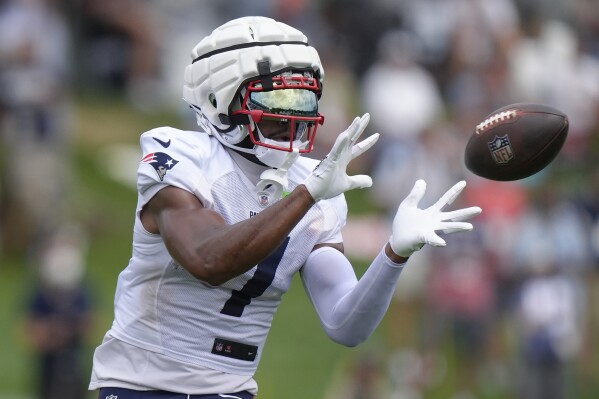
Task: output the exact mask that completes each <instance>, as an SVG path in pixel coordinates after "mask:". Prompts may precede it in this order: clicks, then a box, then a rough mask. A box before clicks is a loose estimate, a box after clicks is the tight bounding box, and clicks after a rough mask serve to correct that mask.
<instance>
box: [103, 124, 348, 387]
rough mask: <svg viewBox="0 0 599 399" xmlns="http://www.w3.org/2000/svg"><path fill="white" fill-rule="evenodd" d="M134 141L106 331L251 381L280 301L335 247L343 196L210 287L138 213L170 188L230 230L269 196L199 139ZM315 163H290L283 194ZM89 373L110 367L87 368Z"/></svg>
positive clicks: (170, 135) (174, 134)
mask: <svg viewBox="0 0 599 399" xmlns="http://www.w3.org/2000/svg"><path fill="white" fill-rule="evenodd" d="M140 141H141V148H142V152H143V159H142V161H141V163H140V165H139V169H138V192H139V196H138V203H137V210H136V216H135V224H134V229H133V253H132V258H131V260H130V262H129V265H128V266H127V267H126V268H125V269H124V270H123V271H122V272H121V274H120V275H119V279H118V284H117V290H116V295H115V319H114V322H113V325H112V328H111V329H110V331H109V332H108V334H109V335H110V336H112V337H114V338H116V339H118V340H120V341H123V342H125V343H127V344H129V345H132V346H135V347H137V348H141V349H143V350H146V351H150V352H153V353H157V354H160V355H161V356H166V357H168V358H170V359H173V360H174V361H177V362H181V363H185V364H192V365H197V366H199V367H204V368H209V369H213V370H217V371H221V372H224V373H230V374H236V375H246V376H251V375H253V374H254V372H255V370H256V367H257V365H258V362H259V360H260V356H261V354H262V350H263V347H264V342H265V340H266V337H267V334H268V331H269V329H270V326H271V321H272V319H273V316H274V313H275V311H276V309H277V307H278V305H279V303H280V300H281V296H282V295H283V294H284V293H285V292H286V291H287V290H288V288H289V286H290V284H291V281H292V278H293V276H294V275H295V273H296V272H298V271H299V270H300V268H301V267H302V265H303V264H304V263H305V261H306V259H307V258H308V255H309V254H310V252H311V251H312V249H313V248H314V246H315V245H316V244H319V243H338V242H341V241H342V238H341V228H342V227H343V226H344V225H345V221H346V216H347V205H346V202H345V199H344V196H343V195H340V196H338V197H335V198H333V199H330V200H323V201H319V202H318V203H317V204H316V205H314V206H313V207H312V208H311V209H310V210H309V211H308V213H307V214H306V215H305V217H304V218H303V219H302V220H301V221H300V222H299V223H298V224H297V226H296V227H295V228H294V229H293V230H292V231H291V233H290V234H289V237H288V238H287V239H286V240H285V241H284V242H283V244H282V245H281V246H280V247H279V248H278V249H277V250H275V251H274V252H273V254H272V255H271V256H269V257H268V258H266V259H265V260H264V261H262V262H261V263H260V264H258V265H256V266H255V267H254V268H252V269H250V270H249V271H247V272H245V273H243V274H241V275H240V276H238V277H235V278H233V279H231V280H229V281H227V282H226V283H224V284H222V285H220V286H212V285H210V284H208V283H205V282H203V281H200V280H198V279H197V278H195V277H193V276H192V275H191V274H190V273H189V272H187V270H185V269H184V268H183V267H181V266H180V265H178V264H177V263H176V262H175V261H174V260H173V259H172V258H171V256H170V255H169V253H168V251H167V249H166V247H165V245H164V243H163V241H162V238H161V237H160V235H156V234H151V233H149V232H147V231H146V230H145V229H144V228H143V226H142V224H141V221H140V219H139V214H140V211H141V209H142V208H143V206H144V205H145V204H146V203H147V202H148V201H149V200H150V199H151V198H152V197H153V196H154V195H155V194H156V193H157V192H158V191H159V190H161V189H162V188H164V187H166V186H175V187H179V188H181V189H184V190H186V191H188V192H190V193H192V194H193V195H195V196H196V197H197V198H198V199H199V200H200V201H201V202H202V204H203V205H204V207H206V208H208V209H211V210H213V211H216V212H218V213H219V214H220V215H221V216H222V217H223V218H224V220H225V221H226V223H228V224H231V225H232V224H235V223H238V222H241V221H243V220H246V219H248V218H250V217H252V216H253V215H255V214H257V213H259V212H260V211H261V210H263V209H265V207H267V206H268V205H270V204H269V198H268V197H266V196H263V195H260V194H259V193H257V192H256V188H255V182H251V181H250V180H249V179H248V178H247V177H246V175H245V174H244V173H243V172H242V171H241V169H240V168H239V167H238V166H237V164H236V163H235V162H234V160H233V159H232V158H231V156H230V154H229V153H228V152H227V150H225V148H224V147H223V146H222V145H221V144H220V143H219V142H218V141H217V140H216V139H214V138H213V137H211V136H209V135H207V134H204V133H199V132H193V131H181V130H177V129H174V128H169V127H162V128H157V129H154V130H151V131H149V132H146V133H144V134H143V135H142V136H141V140H140ZM316 163H317V161H316V160H312V159H308V158H304V157H299V158H298V160H297V161H296V162H295V163H294V164H293V165H292V167H291V168H290V169H289V171H288V178H289V184H290V190H291V189H293V188H294V187H295V186H297V185H298V184H300V183H301V182H302V181H304V180H305V178H306V177H307V176H308V175H309V174H310V172H311V171H312V170H313V169H314V167H315V166H316ZM97 361H98V359H95V360H94V362H95V363H96V362H97ZM115 361H116V360H115ZM102 362H103V363H106V362H110V358H108V359H103V360H102ZM115 366H117V365H115ZM97 367H101V368H103V369H104V368H107V367H108V368H110V367H111V365H110V364H101V365H96V364H94V368H97ZM153 372H154V373H157V372H160V370H153ZM127 378H129V380H127V381H128V382H129V384H130V385H135V386H140V387H143V386H147V381H131V380H130V378H131V377H130V376H123V379H124V380H125V379H127Z"/></svg>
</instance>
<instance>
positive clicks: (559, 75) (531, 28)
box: [508, 15, 599, 163]
mask: <svg viewBox="0 0 599 399" xmlns="http://www.w3.org/2000/svg"><path fill="white" fill-rule="evenodd" d="M527 22H528V23H527V25H525V26H526V27H527V30H526V33H527V36H526V37H525V38H522V40H520V41H519V43H518V45H517V46H514V48H513V49H512V51H511V52H510V54H509V65H510V75H509V79H508V82H510V90H511V95H512V98H514V99H517V100H518V101H519V102H539V103H545V104H548V105H552V106H554V107H556V108H558V109H560V110H562V111H563V112H565V113H566V115H568V117H569V120H570V128H569V137H568V140H567V141H566V143H565V145H564V149H563V150H562V153H563V155H562V156H563V157H568V160H569V161H570V162H572V163H580V162H581V161H586V160H589V159H592V158H593V154H592V153H589V150H590V149H591V148H592V146H590V143H591V140H592V138H593V137H592V135H591V134H592V133H593V132H596V128H597V124H598V122H599V118H598V115H599V59H597V58H594V57H592V56H590V55H589V54H586V53H585V52H583V51H581V50H582V49H581V46H580V43H579V39H578V37H577V36H576V33H575V31H574V29H573V28H572V27H570V26H568V25H567V24H565V23H564V22H560V21H557V20H543V19H540V18H539V17H538V16H536V15H534V16H531V20H529V21H527Z"/></svg>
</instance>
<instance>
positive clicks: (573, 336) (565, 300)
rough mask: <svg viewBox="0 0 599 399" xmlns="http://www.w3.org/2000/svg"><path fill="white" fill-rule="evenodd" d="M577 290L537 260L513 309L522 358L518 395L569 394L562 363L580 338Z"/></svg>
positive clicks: (547, 398)
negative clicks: (515, 311) (517, 303)
mask: <svg viewBox="0 0 599 399" xmlns="http://www.w3.org/2000/svg"><path fill="white" fill-rule="evenodd" d="M581 288H582V287H581V286H580V284H579V283H577V282H576V281H575V280H573V279H571V278H569V277H568V276H567V275H566V274H565V273H564V272H563V271H560V270H559V269H558V268H557V267H556V265H555V264H553V263H549V262H547V263H537V264H536V265H535V266H534V270H533V271H532V275H531V277H530V278H528V279H527V280H526V281H525V282H524V284H523V287H522V291H521V296H520V301H519V308H518V316H519V318H518V321H519V331H520V343H521V348H520V349H521V355H522V361H523V364H522V367H521V370H520V371H521V373H518V374H519V375H520V379H519V386H520V389H519V396H518V397H519V398H522V399H562V398H570V397H572V392H574V391H573V390H572V386H571V383H572V382H571V381H568V374H569V370H568V367H571V366H572V361H573V360H574V359H575V358H576V356H577V355H578V351H579V349H580V344H581V341H582V333H581V331H582V327H583V326H582V315H583V313H584V311H583V303H584V298H583V297H582V296H581V293H582V292H583V291H584V290H582V289H581Z"/></svg>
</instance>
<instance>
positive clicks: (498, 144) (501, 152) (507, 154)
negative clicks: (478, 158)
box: [488, 134, 514, 164]
mask: <svg viewBox="0 0 599 399" xmlns="http://www.w3.org/2000/svg"><path fill="white" fill-rule="evenodd" d="M488 145H489V150H490V151H491V155H492V156H493V160H494V161H495V163H498V164H504V163H508V162H509V161H511V160H512V159H513V158H514V151H513V149H512V145H511V144H510V139H509V138H508V136H507V134H506V135H505V136H502V137H497V136H495V138H494V139H493V140H491V141H489V142H488Z"/></svg>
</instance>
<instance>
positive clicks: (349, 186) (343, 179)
mask: <svg viewBox="0 0 599 399" xmlns="http://www.w3.org/2000/svg"><path fill="white" fill-rule="evenodd" d="M369 121H370V114H364V115H363V116H362V117H361V118H358V117H356V118H355V119H354V121H353V122H352V124H351V125H350V126H349V127H348V128H347V129H346V130H345V131H344V132H343V133H341V134H340V135H339V137H337V140H336V141H335V144H334V145H333V148H332V149H331V152H329V154H328V155H327V156H326V157H325V158H324V159H323V160H322V161H321V162H320V164H318V166H317V167H316V168H315V169H314V171H312V174H311V175H310V176H308V178H307V179H306V180H305V181H304V185H305V186H306V188H307V189H308V192H309V193H310V195H311V196H312V198H314V201H316V202H318V201H320V200H321V199H328V198H333V197H336V196H337V195H339V194H342V193H344V192H346V191H349V190H353V189H355V188H366V187H370V186H372V179H371V178H370V176H367V175H355V176H348V175H347V165H348V164H349V162H350V161H351V160H352V159H354V158H356V157H357V156H359V155H360V154H363V153H364V152H366V151H367V150H368V149H369V148H370V147H372V146H373V145H374V143H376V142H377V140H378V139H379V134H378V133H375V134H373V135H372V136H370V137H368V138H366V139H364V140H362V141H361V142H359V143H356V141H357V140H358V138H360V135H361V134H362V133H363V132H364V129H366V126H367V125H368V122H369Z"/></svg>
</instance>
